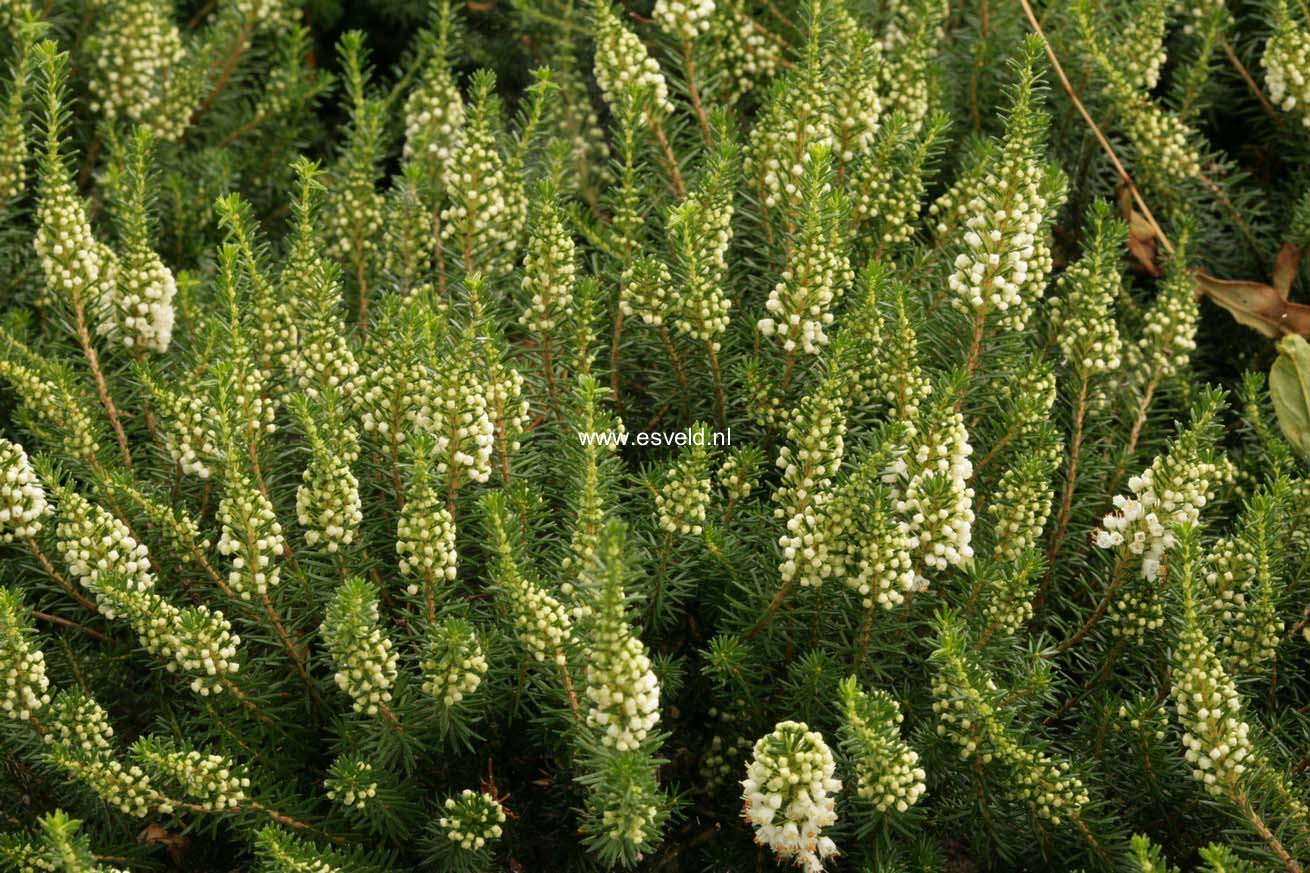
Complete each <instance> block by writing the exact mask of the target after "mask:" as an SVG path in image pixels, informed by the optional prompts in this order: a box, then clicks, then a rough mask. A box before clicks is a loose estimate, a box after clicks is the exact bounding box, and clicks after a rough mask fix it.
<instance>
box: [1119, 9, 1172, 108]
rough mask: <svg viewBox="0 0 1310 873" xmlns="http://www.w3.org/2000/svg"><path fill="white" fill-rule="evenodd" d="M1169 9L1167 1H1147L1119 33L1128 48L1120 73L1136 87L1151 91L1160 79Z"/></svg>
mask: <svg viewBox="0 0 1310 873" xmlns="http://www.w3.org/2000/svg"><path fill="white" fill-rule="evenodd" d="M1168 18H1169V9H1168V5H1167V4H1166V3H1163V2H1161V3H1143V4H1142V5H1141V6H1140V7H1139V9H1138V10H1136V11H1135V14H1134V15H1133V16H1132V20H1131V21H1129V22H1128V26H1127V27H1125V28H1124V29H1123V31H1122V33H1121V34H1120V35H1119V40H1120V44H1121V45H1122V46H1124V48H1125V49H1126V50H1125V51H1121V52H1119V53H1118V55H1117V58H1116V60H1117V61H1118V62H1119V64H1120V72H1121V73H1122V75H1123V76H1124V78H1125V79H1126V80H1127V81H1128V84H1130V85H1131V86H1132V87H1133V88H1135V89H1137V90H1138V91H1144V92H1150V91H1153V90H1155V86H1156V85H1157V84H1159V82H1160V69H1161V68H1162V67H1163V66H1164V62H1165V51H1164V34H1165V25H1166V24H1167V22H1168Z"/></svg>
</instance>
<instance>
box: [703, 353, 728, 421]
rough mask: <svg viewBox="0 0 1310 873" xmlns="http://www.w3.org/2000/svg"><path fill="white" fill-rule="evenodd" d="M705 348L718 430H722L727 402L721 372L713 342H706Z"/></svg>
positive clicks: (725, 417) (725, 418)
mask: <svg viewBox="0 0 1310 873" xmlns="http://www.w3.org/2000/svg"><path fill="white" fill-rule="evenodd" d="M705 348H706V350H707V351H708V352H709V353H710V372H711V373H713V375H714V406H715V412H716V413H717V415H716V418H717V419H718V422H719V429H720V430H722V429H723V428H725V427H727V422H728V419H727V406H728V402H727V400H726V399H725V398H724V396H723V372H722V371H721V370H720V369H719V353H718V352H717V351H715V350H714V340H706V341H705Z"/></svg>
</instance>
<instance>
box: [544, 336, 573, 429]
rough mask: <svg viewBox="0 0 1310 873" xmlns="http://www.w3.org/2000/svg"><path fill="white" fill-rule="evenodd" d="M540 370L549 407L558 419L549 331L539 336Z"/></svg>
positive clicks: (557, 402)
mask: <svg viewBox="0 0 1310 873" xmlns="http://www.w3.org/2000/svg"><path fill="white" fill-rule="evenodd" d="M541 369H542V371H543V372H544V374H545V376H546V393H547V394H548V395H549V396H550V407H551V409H552V410H554V412H555V416H556V417H557V418H558V417H559V414H560V413H559V395H558V394H557V393H556V391H555V361H554V360H553V358H552V356H551V351H550V331H543V332H542V334H541ZM566 369H567V368H566Z"/></svg>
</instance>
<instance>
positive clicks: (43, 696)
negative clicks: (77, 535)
mask: <svg viewBox="0 0 1310 873" xmlns="http://www.w3.org/2000/svg"><path fill="white" fill-rule="evenodd" d="M35 636H36V631H35V630H34V629H33V628H32V626H31V622H30V621H29V618H28V612H27V606H26V604H24V603H23V598H22V597H21V596H20V595H19V594H18V592H17V591H15V590H14V589H12V588H0V714H3V715H4V716H6V717H7V718H14V719H28V718H31V717H32V715H33V713H35V712H37V711H39V710H41V709H42V708H43V707H45V706H46V705H47V704H48V703H50V694H49V693H48V692H47V690H46V689H48V688H49V687H50V680H49V679H47V678H46V675H45V654H44V653H42V651H41V649H40V648H39V647H37V646H35V645H33V637H35Z"/></svg>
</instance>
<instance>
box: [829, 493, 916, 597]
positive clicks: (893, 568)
mask: <svg viewBox="0 0 1310 873" xmlns="http://www.w3.org/2000/svg"><path fill="white" fill-rule="evenodd" d="M888 504H889V501H888V500H886V498H885V495H882V494H879V495H878V496H877V497H876V498H875V499H873V500H863V501H861V502H860V503H858V504H857V505H856V506H854V507H853V508H852V517H853V523H852V525H851V526H850V532H851V534H850V535H851V537H852V539H853V543H851V544H847V545H846V548H847V549H848V550H849V556H848V557H847V559H846V567H845V569H846V586H847V587H848V588H850V589H851V590H852V591H854V592H855V593H856V594H859V595H860V602H861V605H863V606H864V608H865V609H872V608H873V607H874V605H875V604H876V605H878V606H880V607H882V608H883V609H891V608H892V607H893V606H897V605H899V604H901V603H904V602H905V593H906V592H907V591H910V590H912V589H913V588H914V586H915V583H916V582H917V580H918V576H917V574H916V573H915V571H914V558H913V550H914V548H915V539H914V537H913V536H912V535H911V534H910V527H909V525H908V524H907V523H906V522H905V520H904V519H900V518H897V517H895V516H894V514H893V513H892V512H891V511H890V506H889V505H888Z"/></svg>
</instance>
